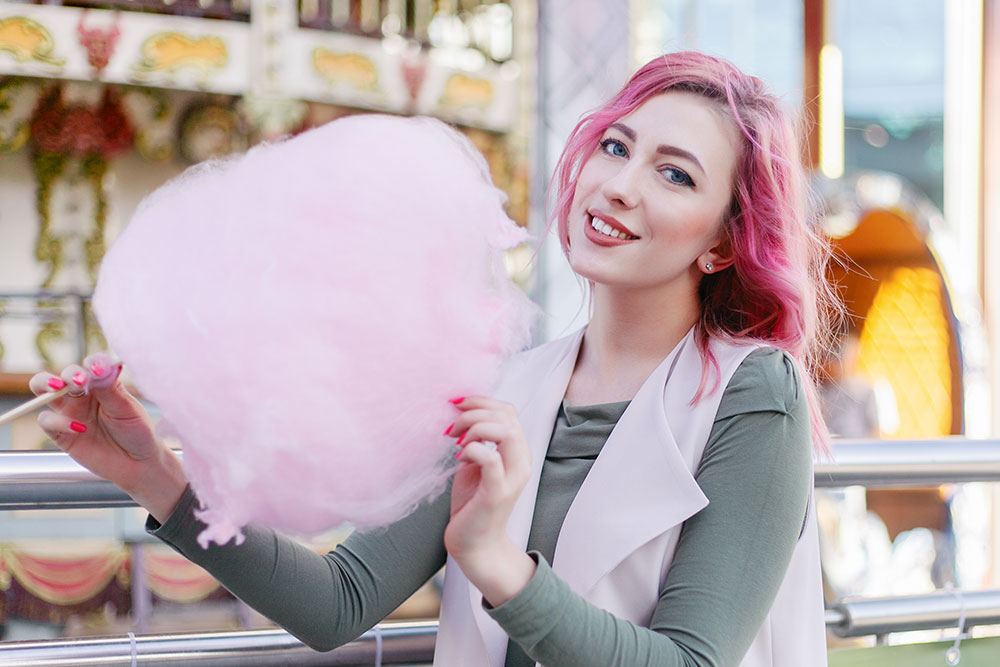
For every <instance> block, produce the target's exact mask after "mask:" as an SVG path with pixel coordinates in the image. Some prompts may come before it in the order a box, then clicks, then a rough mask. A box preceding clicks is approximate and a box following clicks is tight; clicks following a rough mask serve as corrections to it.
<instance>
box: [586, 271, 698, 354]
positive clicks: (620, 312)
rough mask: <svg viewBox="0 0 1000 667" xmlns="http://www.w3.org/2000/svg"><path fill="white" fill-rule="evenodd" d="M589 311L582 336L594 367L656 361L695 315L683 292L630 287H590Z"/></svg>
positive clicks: (694, 303) (691, 297)
mask: <svg viewBox="0 0 1000 667" xmlns="http://www.w3.org/2000/svg"><path fill="white" fill-rule="evenodd" d="M593 301H594V314H593V316H592V317H591V319H590V324H588V326H587V332H586V335H585V338H584V345H585V348H586V354H587V356H588V357H589V358H590V361H592V362H596V363H597V365H598V367H603V368H604V369H605V370H607V371H613V370H614V369H615V367H616V366H619V365H632V364H636V363H638V364H643V363H654V364H658V363H659V362H660V361H662V360H663V359H664V358H665V357H666V356H667V355H668V354H670V352H671V350H673V349H674V347H675V346H676V345H677V343H679V342H680V340H681V339H682V338H683V337H684V336H685V334H687V332H688V331H689V330H690V329H691V327H692V326H694V324H695V322H697V320H698V315H699V308H698V298H697V294H696V293H695V292H693V291H692V292H689V293H687V294H681V295H676V294H669V295H664V294H662V293H658V294H644V293H642V292H641V291H637V290H635V289H634V288H630V289H627V290H616V289H614V288H610V287H607V286H605V285H595V286H594V297H593Z"/></svg>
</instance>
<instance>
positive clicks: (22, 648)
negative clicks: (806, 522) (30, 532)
mask: <svg viewBox="0 0 1000 667" xmlns="http://www.w3.org/2000/svg"><path fill="white" fill-rule="evenodd" d="M833 460H834V461H835V462H827V463H822V464H820V465H817V466H816V486H817V487H840V486H849V485H863V486H866V487H873V488H874V487H894V486H922V485H937V484H944V483H953V482H997V481H1000V440H966V439H963V438H940V439H935V440H920V441H914V440H892V441H836V442H835V443H834V446H833ZM129 505H134V502H133V501H132V500H131V499H130V498H129V497H128V496H127V495H125V494H124V493H123V492H122V491H120V490H119V489H117V488H116V487H114V486H113V485H112V484H110V483H109V482H105V481H103V480H100V479H98V478H97V477H95V476H94V475H93V474H92V473H90V472H88V471H87V470H85V469H84V468H82V467H81V466H79V465H78V464H77V463H75V462H74V461H72V459H70V458H69V457H68V456H67V455H66V454H64V453H62V452H13V451H7V452H0V510H11V509H38V508H75V507H90V508H95V507H123V506H129ZM963 617H964V625H963V628H962V629H963V630H967V629H968V628H970V627H973V626H977V625H994V624H1000V590H982V591H964V592H963V591H938V592H935V593H931V594H927V595H912V596H903V597H893V598H865V599H845V600H841V601H840V602H838V603H836V604H835V605H833V606H832V607H831V608H830V609H828V610H827V612H826V624H827V627H828V628H829V629H830V630H831V631H832V632H834V633H835V634H837V635H839V636H841V637H858V636H865V635H879V636H883V635H885V634H888V633H892V632H903V631H909V630H925V629H939V628H951V627H957V626H958V624H959V620H960V619H962V618H963ZM436 634H437V623H435V622H427V623H418V624H386V625H382V626H378V627H377V628H376V629H374V630H371V631H369V632H368V633H365V634H364V635H363V636H362V637H360V638H359V639H358V640H356V641H354V642H351V643H350V644H347V645H345V646H342V647H341V648H339V649H336V650H335V651H331V652H329V653H317V652H315V651H312V650H311V649H309V648H308V647H306V646H304V645H302V644H301V643H300V642H299V641H298V640H296V639H295V638H294V637H292V636H291V635H289V634H288V633H286V632H284V631H282V630H266V631H241V632H217V633H201V634H169V635H140V636H134V635H125V636H117V637H102V638H94V639H77V640H71V641H70V640H44V641H30V642H6V643H0V667H2V666H4V665H24V666H29V665H30V666H33V667H43V666H48V665H51V666H54V665H65V664H75V663H67V662H66V661H67V659H68V658H72V659H73V660H74V661H86V662H87V663H88V664H122V665H128V664H142V665H177V664H185V665H212V666H213V667H221V666H224V665H236V664H239V665H273V664H283V665H361V664H371V663H372V662H373V658H374V657H375V656H376V654H381V655H380V657H381V664H385V665H402V664H409V665H414V664H426V663H429V662H430V661H431V659H432V657H433V650H434V648H433V647H434V638H435V636H436ZM133 658H135V662H133Z"/></svg>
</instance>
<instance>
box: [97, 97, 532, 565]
mask: <svg viewBox="0 0 1000 667" xmlns="http://www.w3.org/2000/svg"><path fill="white" fill-rule="evenodd" d="M503 201H504V195H503V193H502V192H501V191H500V190H498V189H497V188H496V187H495V186H494V185H493V184H492V182H491V180H490V177H489V171H488V168H487V165H486V162H485V160H484V159H483V158H482V156H481V155H480V154H479V153H478V152H477V151H476V150H475V148H474V147H473V146H472V145H471V143H469V142H468V140H466V139H465V138H464V137H462V136H461V135H460V134H459V133H458V132H456V131H455V130H453V129H451V128H449V127H447V126H446V125H444V124H443V123H440V122H438V121H434V120H430V119H404V118H395V117H389V116H374V115H367V116H353V117H349V118H343V119H340V120H337V121H334V122H332V123H329V124H327V125H325V126H323V127H320V128H317V129H315V130H311V131H309V132H306V133H304V134H302V135H299V136H297V137H295V138H293V139H290V140H287V141H284V142H281V143H278V144H274V145H269V146H263V147H259V148H255V149H253V150H251V151H250V152H249V153H247V154H246V155H243V156H240V157H238V158H233V159H227V160H221V161H215V162H210V163H207V164H203V165H199V166H196V167H193V168H191V169H190V170H188V171H187V172H185V173H184V174H183V175H182V176H180V177H179V178H177V179H175V180H173V181H171V182H170V183H168V184H166V185H165V186H163V187H162V188H160V189H159V190H158V191H156V192H155V193H153V194H152V195H151V196H150V197H148V198H147V199H146V200H145V201H144V202H143V203H142V205H141V206H140V207H139V210H138V211H137V212H136V214H135V217H134V218H133V219H132V221H131V223H130V224H129V226H128V227H127V228H126V230H125V231H124V232H123V233H122V234H121V236H120V237H119V239H118V240H117V241H116V243H115V244H114V246H113V247H112V248H111V250H110V251H109V252H108V253H107V256H106V257H105V259H104V263H103V266H102V268H101V274H100V279H99V281H98V285H97V289H96V292H95V295H94V308H95V310H96V313H97V316H98V319H99V321H100V323H101V326H102V328H103V330H104V333H105V335H106V337H107V339H108V342H109V344H110V346H111V348H112V349H113V350H114V352H115V353H116V354H117V355H118V356H119V357H120V358H121V359H122V360H123V361H124V362H125V364H126V365H127V366H128V367H129V368H130V369H131V372H132V376H133V378H134V380H135V383H136V385H137V386H138V388H139V389H140V390H141V391H142V393H143V394H144V395H145V396H146V397H148V398H149V399H150V400H152V401H153V402H154V403H156V404H157V406H158V407H159V408H160V410H161V411H162V412H163V415H164V418H165V419H166V420H167V422H168V423H169V424H170V426H171V427H172V429H173V430H174V431H175V432H176V434H177V435H178V436H179V437H180V439H181V440H182V441H183V443H184V465H185V468H186V469H187V473H188V476H189V478H190V480H191V483H192V485H193V487H194V490H195V492H196V493H197V495H198V497H199V498H200V499H201V501H202V502H203V504H204V506H205V509H204V511H203V512H202V513H201V517H202V519H203V520H205V521H206V523H207V524H208V528H207V529H206V530H205V531H204V532H203V533H202V534H201V535H200V536H199V539H200V541H201V542H202V545H203V546H207V544H208V542H209V541H216V542H218V543H220V544H222V543H225V542H227V541H228V540H230V539H232V538H234V537H235V538H237V541H240V540H242V534H241V532H240V528H241V527H242V526H244V525H246V524H247V523H249V522H259V523H262V524H265V525H269V526H272V527H274V528H277V529H279V530H281V531H285V532H289V533H293V534H299V535H309V534H316V533H318V532H322V531H325V530H328V529H330V528H333V527H336V526H338V525H340V524H342V523H344V522H349V523H352V524H354V525H356V526H357V527H359V528H365V529H367V528H373V527H378V526H383V525H386V524H389V523H391V522H393V521H395V520H397V519H399V518H402V517H403V516H405V515H406V514H408V513H409V512H410V511H412V510H413V509H414V508H415V507H416V505H417V504H419V503H420V501H422V500H424V499H426V498H428V497H429V496H432V495H433V494H435V493H437V492H439V491H440V490H441V489H442V488H443V486H444V484H445V483H446V480H447V477H448V475H449V474H450V472H451V465H452V464H453V459H452V457H451V456H450V454H451V453H453V451H454V440H452V439H451V438H446V437H444V436H443V435H442V433H443V431H444V430H445V428H446V427H447V426H448V424H449V423H451V422H452V421H454V419H455V417H456V416H457V415H458V411H457V410H456V409H455V408H454V406H452V405H451V404H450V403H449V402H448V399H449V398H453V397H455V396H465V395H473V394H489V393H490V391H491V389H492V388H493V387H494V384H495V382H496V379H497V373H498V369H499V366H500V364H501V363H502V362H503V360H504V359H505V358H507V357H508V356H509V355H510V354H512V353H513V352H516V351H517V350H519V349H522V348H523V347H525V346H526V345H527V344H528V343H529V338H530V334H529V329H530V324H531V321H532V319H533V315H534V308H533V306H532V305H531V303H530V301H529V300H528V299H527V298H526V297H525V296H524V294H523V293H522V292H521V291H520V290H519V289H518V288H517V287H516V286H515V285H513V284H512V283H511V282H510V281H509V279H508V278H507V275H506V272H505V269H504V265H503V253H502V250H504V249H507V248H510V247H513V246H514V245H516V244H518V243H520V242H522V241H524V240H525V233H524V230H523V229H521V228H520V227H518V226H517V225H515V224H514V223H513V222H512V221H511V220H510V219H509V218H508V217H507V215H506V214H505V213H504V210H503Z"/></svg>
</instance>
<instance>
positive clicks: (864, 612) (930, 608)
mask: <svg viewBox="0 0 1000 667" xmlns="http://www.w3.org/2000/svg"><path fill="white" fill-rule="evenodd" d="M963 611H964V615H965V625H964V627H963V628H962V630H963V631H965V630H968V629H969V628H971V627H973V626H976V625H993V624H998V623H1000V590H987V591H965V592H960V591H937V592H935V593H929V594H926V595H908V596H905V597H894V598H868V599H855V600H842V601H841V602H838V603H837V604H836V605H835V606H834V607H833V608H831V609H828V610H827V612H826V625H827V627H828V628H829V629H830V630H832V631H833V632H834V633H835V634H837V635H838V636H840V637H860V636H864V635H882V634H887V633H890V632H903V631H908V630H930V629H937V628H950V627H956V628H957V626H958V621H959V619H960V618H961V616H962V614H963ZM437 628H438V624H437V622H436V621H426V622H421V623H387V624H384V625H379V626H377V627H376V628H375V629H373V630H369V631H368V632H366V633H365V634H363V635H362V636H361V637H359V638H358V639H357V640H355V641H353V642H351V643H349V644H345V645H344V646H341V647H340V648H338V649H335V650H333V651H330V652H329V653H318V652H316V651H313V650H312V649H310V648H308V647H306V646H305V645H303V644H302V643H301V642H299V640H297V639H295V638H294V637H293V636H291V635H290V634H288V633H287V632H285V631H284V630H251V631H239V632H211V633H191V634H187V633H185V634H160V635H138V636H135V637H134V639H133V638H132V637H129V636H128V635H124V636H123V635H118V636H111V637H95V638H88V639H74V640H64V639H56V640H36V641H22V642H5V643H0V667H7V666H11V667H13V666H14V665H18V666H19V667H28V666H31V667H55V665H65V664H67V662H66V661H67V660H68V659H72V660H73V661H75V662H74V664H77V663H83V662H86V663H88V664H123V665H124V664H128V663H129V662H130V661H131V658H132V656H133V655H134V656H135V657H136V661H137V662H141V664H143V665H177V664H184V665H203V666H204V665H211V666H212V667H229V666H230V665H232V666H233V667H236V666H239V667H246V666H250V667H252V666H254V665H274V664H277V663H279V662H280V664H282V665H290V666H305V665H310V666H311V665H341V666H343V665H367V664H371V663H372V661H373V656H374V655H375V652H376V650H377V644H378V643H379V641H381V644H382V649H381V652H382V656H381V657H382V661H381V662H382V664H384V665H402V664H407V665H413V664H421V663H430V662H431V661H432V660H433V657H434V641H435V638H436V636H437ZM379 635H381V640H379Z"/></svg>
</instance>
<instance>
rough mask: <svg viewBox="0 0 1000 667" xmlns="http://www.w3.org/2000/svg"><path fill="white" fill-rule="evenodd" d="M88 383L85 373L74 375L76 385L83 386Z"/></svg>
mask: <svg viewBox="0 0 1000 667" xmlns="http://www.w3.org/2000/svg"><path fill="white" fill-rule="evenodd" d="M86 381H87V376H86V375H84V374H83V373H75V374H74V375H73V382H74V384H76V385H79V386H81V387H82V386H83V383H84V382H86Z"/></svg>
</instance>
